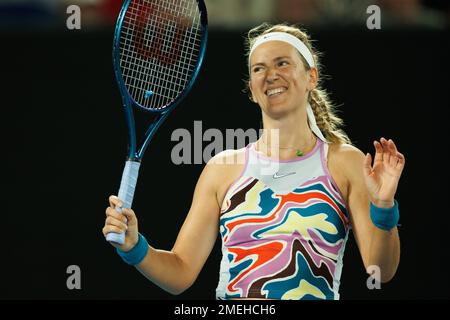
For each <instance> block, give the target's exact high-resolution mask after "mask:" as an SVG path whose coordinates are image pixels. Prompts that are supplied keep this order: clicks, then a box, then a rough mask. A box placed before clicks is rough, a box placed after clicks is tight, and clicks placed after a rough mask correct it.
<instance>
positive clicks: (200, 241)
mask: <svg viewBox="0 0 450 320" xmlns="http://www.w3.org/2000/svg"><path fill="white" fill-rule="evenodd" d="M215 169H216V168H215V167H214V166H212V165H207V166H206V167H205V169H204V171H203V173H202V174H201V176H200V178H199V181H198V183H197V186H196V188H195V192H194V197H193V200H192V206H191V208H190V210H189V213H188V215H187V217H186V220H185V221H184V223H183V226H182V228H181V230H180V232H179V234H178V237H177V240H176V242H175V245H174V246H173V248H172V250H171V251H164V250H157V249H154V248H152V247H150V248H149V252H148V254H147V256H146V257H145V258H144V260H143V261H142V262H141V263H140V264H139V265H138V266H137V269H138V270H139V271H140V272H141V273H142V274H143V275H144V276H145V277H147V278H148V279H149V280H151V281H152V282H154V283H155V284H156V285H158V286H159V287H161V288H162V289H164V290H166V291H168V292H170V293H172V294H179V293H181V292H183V291H184V290H186V289H187V288H189V287H190V286H191V285H192V284H193V282H194V281H195V279H196V278H197V276H198V274H199V273H200V271H201V269H202V268H203V265H204V264H205V262H206V260H207V258H208V256H209V254H210V253H211V250H212V248H213V246H214V243H215V241H216V239H217V235H218V222H219V212H220V208H219V206H218V203H217V201H216V191H215V190H216V188H215V184H216V179H214V176H215V174H216V173H215V172H214V171H215Z"/></svg>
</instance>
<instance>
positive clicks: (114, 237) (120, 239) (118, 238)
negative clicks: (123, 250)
mask: <svg viewBox="0 0 450 320" xmlns="http://www.w3.org/2000/svg"><path fill="white" fill-rule="evenodd" d="M106 241H109V242H114V243H117V244H120V245H122V244H124V243H125V233H113V232H111V233H108V234H107V235H106Z"/></svg>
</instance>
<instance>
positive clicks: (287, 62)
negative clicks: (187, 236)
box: [278, 60, 289, 67]
mask: <svg viewBox="0 0 450 320" xmlns="http://www.w3.org/2000/svg"><path fill="white" fill-rule="evenodd" d="M287 65H289V61H287V60H281V61H280V62H278V66H279V67H284V66H287Z"/></svg>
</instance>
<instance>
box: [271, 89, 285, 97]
mask: <svg viewBox="0 0 450 320" xmlns="http://www.w3.org/2000/svg"><path fill="white" fill-rule="evenodd" d="M284 91H286V88H276V89H271V90H267V95H268V96H269V97H270V96H273V95H275V94H278V93H282V92H284Z"/></svg>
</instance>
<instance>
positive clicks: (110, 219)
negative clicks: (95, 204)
mask: <svg viewBox="0 0 450 320" xmlns="http://www.w3.org/2000/svg"><path fill="white" fill-rule="evenodd" d="M105 225H110V226H116V227H119V228H121V229H122V230H127V229H128V226H127V224H126V223H124V222H123V221H121V220H119V219H116V218H113V217H108V218H106V221H105Z"/></svg>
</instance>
